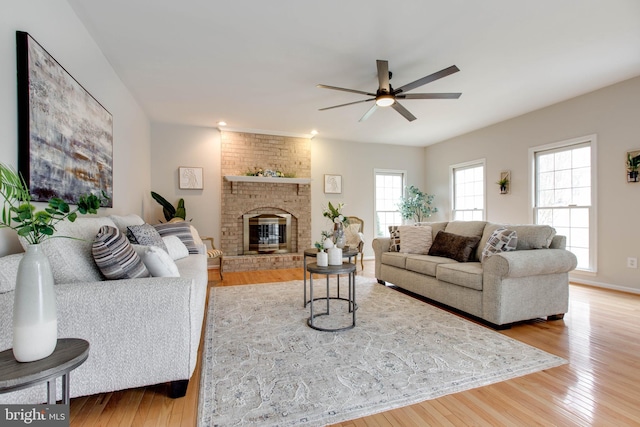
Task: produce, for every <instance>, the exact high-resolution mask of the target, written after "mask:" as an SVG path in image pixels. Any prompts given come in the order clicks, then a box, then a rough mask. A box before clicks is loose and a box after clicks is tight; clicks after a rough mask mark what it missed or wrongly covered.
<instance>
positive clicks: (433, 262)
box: [405, 255, 458, 277]
mask: <svg viewBox="0 0 640 427" xmlns="http://www.w3.org/2000/svg"><path fill="white" fill-rule="evenodd" d="M457 263H458V261H456V260H454V259H451V258H445V257H440V256H431V255H408V256H407V260H406V263H405V268H406V269H407V270H410V271H415V272H416V273H420V274H426V275H428V276H432V277H436V267H438V265H440V264H457Z"/></svg>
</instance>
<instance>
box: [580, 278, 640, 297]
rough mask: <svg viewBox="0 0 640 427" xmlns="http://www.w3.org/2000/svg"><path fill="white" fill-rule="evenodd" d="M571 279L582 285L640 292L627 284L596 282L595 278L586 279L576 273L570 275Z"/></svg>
mask: <svg viewBox="0 0 640 427" xmlns="http://www.w3.org/2000/svg"><path fill="white" fill-rule="evenodd" d="M569 281H570V282H571V283H578V284H581V285H587V286H594V287H596V288H604V289H612V290H614V291H622V292H628V293H631V294H640V289H635V288H628V287H626V286H618V285H612V284H611V283H602V282H596V281H594V280H587V279H584V278H583V277H581V276H576V275H572V274H570V275H569Z"/></svg>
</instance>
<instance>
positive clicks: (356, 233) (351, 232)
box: [344, 224, 362, 248]
mask: <svg viewBox="0 0 640 427" xmlns="http://www.w3.org/2000/svg"><path fill="white" fill-rule="evenodd" d="M344 237H345V239H346V244H347V246H349V247H350V248H357V247H358V245H359V244H360V242H361V241H362V239H361V237H360V224H349V225H348V226H347V227H346V228H345V229H344Z"/></svg>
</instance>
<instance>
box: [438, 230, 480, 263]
mask: <svg viewBox="0 0 640 427" xmlns="http://www.w3.org/2000/svg"><path fill="white" fill-rule="evenodd" d="M478 242H480V237H477V236H460V235H459V234H453V233H447V232H446V231H438V234H436V237H435V239H433V244H432V245H431V248H429V255H433V256H441V257H446V258H451V259H455V260H456V261H459V262H469V260H470V259H471V255H472V254H473V251H474V249H475V248H476V246H478Z"/></svg>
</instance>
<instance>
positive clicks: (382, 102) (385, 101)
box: [376, 94, 396, 107]
mask: <svg viewBox="0 0 640 427" xmlns="http://www.w3.org/2000/svg"><path fill="white" fill-rule="evenodd" d="M395 102H396V99H395V98H394V96H393V95H389V94H386V95H379V96H378V97H377V98H376V105H377V106H378V107H389V106H391V105H393V104H394V103H395Z"/></svg>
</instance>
